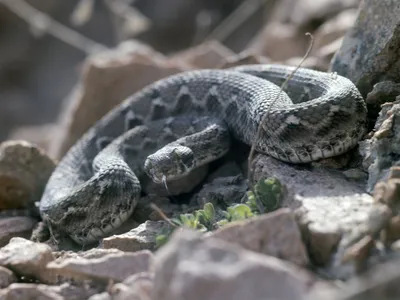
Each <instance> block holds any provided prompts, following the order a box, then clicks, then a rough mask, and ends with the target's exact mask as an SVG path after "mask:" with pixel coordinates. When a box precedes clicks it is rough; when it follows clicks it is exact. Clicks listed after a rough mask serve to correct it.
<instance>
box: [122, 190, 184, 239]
mask: <svg viewBox="0 0 400 300" xmlns="http://www.w3.org/2000/svg"><path fill="white" fill-rule="evenodd" d="M152 204H154V205H156V206H157V207H158V208H159V209H161V210H162V212H163V213H164V214H165V215H166V216H168V217H171V216H172V214H173V213H174V212H178V211H179V210H180V208H179V205H176V204H172V203H171V200H169V199H168V198H167V197H159V196H157V195H147V196H144V197H141V198H140V200H139V201H138V204H137V205H136V207H135V210H134V211H133V214H132V218H133V219H134V220H135V221H137V222H139V224H138V225H140V224H141V223H144V222H146V221H147V220H151V221H159V220H162V219H163V218H162V216H160V214H159V213H158V212H156V211H155V210H154V209H153V208H152ZM125 232H126V231H125Z"/></svg>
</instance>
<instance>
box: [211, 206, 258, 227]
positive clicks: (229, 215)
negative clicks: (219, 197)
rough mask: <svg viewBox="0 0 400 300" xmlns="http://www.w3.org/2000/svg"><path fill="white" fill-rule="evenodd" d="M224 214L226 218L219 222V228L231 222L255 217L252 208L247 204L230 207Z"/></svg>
mask: <svg viewBox="0 0 400 300" xmlns="http://www.w3.org/2000/svg"><path fill="white" fill-rule="evenodd" d="M222 213H223V215H224V217H225V218H224V219H222V220H220V221H218V222H217V225H218V227H222V226H224V225H225V224H227V223H229V222H233V221H239V220H244V219H247V218H250V217H252V216H253V212H252V211H251V208H250V207H249V206H248V205H246V204H235V205H233V206H229V207H228V208H227V210H226V211H223V212H222Z"/></svg>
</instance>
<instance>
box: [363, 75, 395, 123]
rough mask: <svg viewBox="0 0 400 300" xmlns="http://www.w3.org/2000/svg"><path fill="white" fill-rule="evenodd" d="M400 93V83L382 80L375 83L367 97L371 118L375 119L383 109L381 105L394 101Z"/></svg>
mask: <svg viewBox="0 0 400 300" xmlns="http://www.w3.org/2000/svg"><path fill="white" fill-rule="evenodd" d="M399 95H400V83H394V82H392V81H381V82H378V83H377V84H375V85H374V87H373V89H372V91H370V92H369V93H368V94H367V97H366V98H365V102H366V103H367V105H368V115H369V116H370V119H372V120H373V121H375V120H376V118H377V117H378V115H379V112H380V111H381V106H382V105H383V104H385V103H386V102H394V101H395V100H396V97H397V96H399ZM372 125H373V124H372Z"/></svg>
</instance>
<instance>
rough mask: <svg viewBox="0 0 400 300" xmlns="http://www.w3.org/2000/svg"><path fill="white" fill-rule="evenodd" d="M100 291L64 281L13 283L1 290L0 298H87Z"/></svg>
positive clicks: (79, 299)
mask: <svg viewBox="0 0 400 300" xmlns="http://www.w3.org/2000/svg"><path fill="white" fill-rule="evenodd" d="M96 292H98V291H97V290H96V289H93V288H91V287H89V286H82V287H77V286H72V285H70V284H68V283H63V284H61V285H59V286H55V285H44V284H28V283H13V284H11V285H10V286H9V287H8V288H6V289H3V290H1V291H0V299H7V300H11V299H15V300H25V299H26V300H31V299H41V300H42V299H43V300H47V299H49V300H63V299H75V300H81V299H82V300H85V299H88V297H90V296H92V295H94V294H95V293H96Z"/></svg>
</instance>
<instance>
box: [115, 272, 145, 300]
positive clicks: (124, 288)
mask: <svg viewBox="0 0 400 300" xmlns="http://www.w3.org/2000/svg"><path fill="white" fill-rule="evenodd" d="M152 288H153V276H152V274H150V273H139V274H135V275H132V276H129V277H128V278H127V279H125V280H124V281H123V282H122V283H117V284H115V285H114V286H113V287H112V288H111V290H110V294H111V296H112V297H113V298H112V299H115V300H131V299H137V300H148V299H151V298H150V297H151V291H152Z"/></svg>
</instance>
